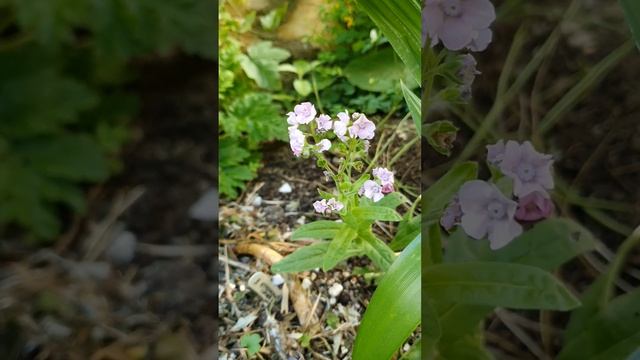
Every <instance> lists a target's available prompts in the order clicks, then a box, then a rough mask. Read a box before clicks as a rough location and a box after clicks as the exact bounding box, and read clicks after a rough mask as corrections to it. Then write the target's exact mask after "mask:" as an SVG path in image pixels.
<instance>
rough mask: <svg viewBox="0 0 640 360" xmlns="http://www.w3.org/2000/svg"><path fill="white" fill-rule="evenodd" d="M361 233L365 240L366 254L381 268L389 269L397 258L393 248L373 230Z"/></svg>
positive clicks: (383, 269)
mask: <svg viewBox="0 0 640 360" xmlns="http://www.w3.org/2000/svg"><path fill="white" fill-rule="evenodd" d="M359 235H360V238H361V239H362V240H363V246H364V252H365V254H366V255H367V256H368V257H369V258H370V259H371V260H372V261H373V263H374V264H375V265H376V266H377V267H378V268H379V269H380V270H382V271H387V269H388V268H389V267H390V266H391V264H392V263H393V262H394V261H395V259H396V255H395V253H394V252H393V250H391V248H390V247H389V246H388V245H387V244H386V243H385V242H384V241H382V240H380V239H378V237H377V236H375V235H374V234H373V233H372V232H371V230H367V231H364V232H361V233H360V234H359Z"/></svg>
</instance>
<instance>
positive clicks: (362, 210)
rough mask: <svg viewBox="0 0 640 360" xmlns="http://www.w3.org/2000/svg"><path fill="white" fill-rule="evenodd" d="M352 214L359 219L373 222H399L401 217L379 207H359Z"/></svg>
mask: <svg viewBox="0 0 640 360" xmlns="http://www.w3.org/2000/svg"><path fill="white" fill-rule="evenodd" d="M351 212H352V214H353V215H354V216H356V217H358V218H360V219H364V220H374V221H400V220H402V216H400V214H398V213H397V212H396V211H395V210H393V209H390V208H386V207H380V206H359V207H357V208H355V209H353V210H352V211H351Z"/></svg>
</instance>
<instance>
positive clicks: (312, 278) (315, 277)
mask: <svg viewBox="0 0 640 360" xmlns="http://www.w3.org/2000/svg"><path fill="white" fill-rule="evenodd" d="M317 278H318V274H316V273H314V272H312V273H311V280H315V279H317Z"/></svg>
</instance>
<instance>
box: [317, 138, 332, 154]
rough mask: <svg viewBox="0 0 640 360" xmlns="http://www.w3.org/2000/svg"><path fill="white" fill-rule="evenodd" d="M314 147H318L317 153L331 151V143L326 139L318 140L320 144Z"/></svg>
mask: <svg viewBox="0 0 640 360" xmlns="http://www.w3.org/2000/svg"><path fill="white" fill-rule="evenodd" d="M316 146H317V147H318V152H325V151H327V150H329V149H331V141H329V140H327V139H322V140H320V142H318V144H317V145H316Z"/></svg>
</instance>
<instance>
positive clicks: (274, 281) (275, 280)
mask: <svg viewBox="0 0 640 360" xmlns="http://www.w3.org/2000/svg"><path fill="white" fill-rule="evenodd" d="M271 283H272V284H273V285H275V286H280V285H282V284H284V279H283V278H282V276H281V275H280V274H275V275H273V277H272V278H271Z"/></svg>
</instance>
